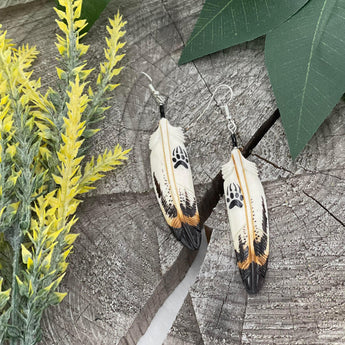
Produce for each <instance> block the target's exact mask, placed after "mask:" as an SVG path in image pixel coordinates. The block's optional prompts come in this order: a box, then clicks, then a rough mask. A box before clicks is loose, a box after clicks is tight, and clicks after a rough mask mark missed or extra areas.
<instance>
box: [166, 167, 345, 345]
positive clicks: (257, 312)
mask: <svg viewBox="0 0 345 345" xmlns="http://www.w3.org/2000/svg"><path fill="white" fill-rule="evenodd" d="M264 187H265V190H266V196H267V200H268V208H269V222H270V226H271V227H270V239H271V241H270V257H269V268H268V271H267V272H268V273H267V276H266V281H265V284H264V286H263V288H262V290H261V292H260V293H259V294H257V295H254V296H253V295H247V294H246V292H245V291H244V288H243V285H242V282H241V278H240V274H239V272H238V269H237V267H236V260H235V256H234V250H233V247H232V243H231V240H230V231H229V227H228V224H227V223H226V221H225V217H224V213H225V206H224V202H222V203H220V204H219V205H218V207H217V210H218V209H219V210H220V211H218V212H217V213H216V212H215V213H214V214H213V217H212V219H210V220H209V225H211V226H213V227H214V230H213V234H212V238H211V243H210V244H209V247H208V253H207V254H206V257H205V261H204V264H203V266H202V268H201V272H200V275H199V277H198V279H197V281H196V283H195V284H194V286H193V287H192V288H191V291H190V296H191V298H190V299H191V302H190V300H186V302H185V306H184V307H183V308H187V307H188V308H189V310H190V313H189V314H187V315H186V314H183V313H182V312H181V314H180V315H179V316H178V318H177V321H176V322H175V324H174V326H173V327H172V329H171V331H170V334H169V336H168V338H167V341H166V344H173V343H174V340H176V342H178V343H179V344H181V345H187V344H188V345H190V344H193V345H194V344H195V345H196V344H199V343H198V342H191V341H190V337H189V336H188V335H185V333H184V332H185V328H184V327H183V326H182V325H185V324H189V323H190V322H192V321H193V322H194V323H195V318H196V320H197V324H198V325H199V329H200V334H198V335H197V336H199V337H200V336H201V337H202V340H203V342H202V344H205V345H206V344H207V345H210V344H213V345H218V344H219V345H220V344H234V345H235V344H248V345H249V344H257V345H258V344H262V345H268V344H286V345H287V344H320V345H321V344H342V343H343V342H344V340H345V331H344V326H345V317H344V315H345V306H344V303H343V301H344V298H345V290H344V269H343V267H344V262H345V256H344V252H345V250H344V246H343V241H344V230H345V217H344V215H343V212H342V210H343V208H344V207H345V201H344V198H343V190H344V188H345V173H344V170H343V168H341V169H339V168H338V169H334V170H333V171H332V173H330V172H328V171H319V172H318V173H309V174H304V175H292V176H291V177H290V178H287V179H283V180H282V179H280V180H277V181H273V182H268V183H265V185H264ZM191 303H192V306H193V308H191V306H190V304H191ZM182 310H183V309H182ZM193 310H194V313H193ZM190 315H192V316H190ZM193 331H194V330H192V329H190V330H189V332H190V333H191V332H193ZM195 339H197V338H195Z"/></svg>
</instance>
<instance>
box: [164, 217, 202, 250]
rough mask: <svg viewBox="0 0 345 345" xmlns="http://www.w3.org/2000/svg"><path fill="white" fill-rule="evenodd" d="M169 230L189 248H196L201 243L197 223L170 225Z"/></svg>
mask: <svg viewBox="0 0 345 345" xmlns="http://www.w3.org/2000/svg"><path fill="white" fill-rule="evenodd" d="M170 229H171V232H172V233H173V235H174V236H175V237H176V239H177V240H179V241H180V242H181V243H182V244H183V245H184V246H185V247H187V248H188V249H190V250H198V249H199V247H200V244H201V230H200V227H199V225H198V226H192V225H189V224H185V223H182V227H181V228H178V229H176V228H172V227H170Z"/></svg>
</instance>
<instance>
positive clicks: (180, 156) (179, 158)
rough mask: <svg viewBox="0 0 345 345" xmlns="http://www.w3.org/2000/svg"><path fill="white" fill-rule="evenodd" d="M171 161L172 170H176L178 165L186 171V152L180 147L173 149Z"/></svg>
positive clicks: (187, 161)
mask: <svg viewBox="0 0 345 345" xmlns="http://www.w3.org/2000/svg"><path fill="white" fill-rule="evenodd" d="M172 161H173V163H174V169H176V168H178V167H179V166H180V165H182V166H184V167H185V168H186V169H188V163H189V160H188V157H187V152H186V150H184V149H183V148H182V147H181V146H177V147H175V148H174V150H173V153H172Z"/></svg>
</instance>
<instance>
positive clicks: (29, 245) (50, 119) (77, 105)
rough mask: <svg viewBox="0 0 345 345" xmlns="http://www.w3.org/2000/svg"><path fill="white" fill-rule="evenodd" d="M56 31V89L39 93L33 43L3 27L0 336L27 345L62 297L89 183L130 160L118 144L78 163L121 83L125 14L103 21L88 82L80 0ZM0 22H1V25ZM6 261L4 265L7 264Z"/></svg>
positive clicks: (64, 1) (72, 2) (69, 3)
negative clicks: (99, 52) (102, 43)
mask: <svg viewBox="0 0 345 345" xmlns="http://www.w3.org/2000/svg"><path fill="white" fill-rule="evenodd" d="M59 4H60V6H61V8H64V10H59V9H55V11H56V13H57V15H58V17H59V20H57V24H58V26H59V28H60V30H61V31H62V35H61V36H60V35H58V36H57V40H58V42H57V44H56V45H57V48H58V51H59V53H60V55H61V57H60V60H59V62H60V66H59V67H58V68H57V75H58V77H59V79H60V82H61V85H62V86H61V87H60V89H59V90H58V91H56V90H54V89H53V88H50V89H49V90H48V91H47V93H46V94H45V95H42V94H41V92H40V81H39V80H33V79H31V74H32V70H30V69H31V66H32V63H33V61H34V59H35V57H36V56H37V54H38V52H37V51H36V49H35V48H30V47H28V46H23V47H21V48H18V49H17V48H16V47H15V46H14V45H13V44H12V43H11V41H10V40H9V39H7V38H6V32H3V31H0V250H1V251H2V252H3V253H4V254H6V255H3V257H5V258H6V260H5V259H3V258H0V275H1V277H0V343H1V344H3V343H5V344H6V343H7V342H8V343H9V344H11V345H14V344H16V345H17V344H20V345H34V344H36V343H37V342H38V341H39V340H40V338H41V328H40V321H41V318H42V313H43V311H44V310H45V309H46V308H47V307H49V306H50V305H54V304H57V303H59V302H61V301H62V299H63V298H64V296H65V295H66V293H61V292H59V291H58V289H57V288H58V286H59V283H60V282H61V280H62V278H63V276H64V273H65V271H66V269H67V265H68V264H67V262H66V259H67V257H68V255H69V253H70V252H71V250H72V247H73V243H74V241H75V239H76V238H77V234H73V233H71V228H72V226H73V225H74V224H75V222H76V221H77V218H76V217H75V213H76V210H77V207H78V205H79V204H80V202H81V200H80V199H79V198H78V196H79V195H80V194H82V193H86V192H88V191H89V190H90V189H92V188H94V187H93V186H92V185H93V183H94V182H96V181H97V180H99V179H100V178H102V177H103V174H104V173H105V172H107V171H110V170H113V169H115V168H116V167H117V165H120V164H122V162H123V160H126V159H127V154H128V152H129V150H126V151H124V150H122V148H121V147H120V146H119V145H117V146H116V147H115V148H114V149H113V150H110V151H108V150H107V151H105V152H104V153H103V154H101V155H99V156H98V157H97V159H94V158H91V160H90V161H89V162H86V163H85V165H84V167H83V165H82V161H83V158H84V156H83V152H84V151H85V147H84V146H85V140H87V139H88V138H89V137H91V136H92V135H93V134H95V133H96V132H97V131H98V129H97V128H93V127H92V125H93V124H94V123H96V122H97V121H100V120H101V119H102V116H103V113H104V111H105V110H106V109H107V108H105V107H104V106H103V105H104V103H105V101H107V100H108V99H109V93H110V92H111V91H113V90H114V89H115V88H116V87H117V86H118V84H116V83H113V79H114V77H115V76H117V75H118V74H119V73H120V72H121V69H122V67H118V64H119V62H120V61H121V60H122V58H123V56H124V55H123V54H119V51H120V50H121V49H122V48H123V46H124V45H125V42H121V39H122V37H123V36H124V34H125V31H124V30H123V27H124V25H125V22H124V21H123V20H122V17H121V16H120V15H119V14H117V15H116V16H115V17H114V19H112V20H110V25H109V26H108V27H107V30H108V33H109V37H108V38H106V45H107V48H106V49H105V51H104V53H105V61H104V62H102V63H101V64H100V72H99V74H98V78H97V83H96V86H95V88H94V90H93V89H92V87H91V86H89V85H88V88H87V90H86V85H87V84H88V83H87V81H86V80H87V77H88V76H89V75H90V73H91V72H92V70H90V69H86V61H85V60H84V59H83V56H84V55H85V53H86V52H87V50H88V46H87V45H85V44H82V43H80V39H81V37H82V35H81V34H80V33H81V30H82V29H83V28H84V27H85V26H86V21H85V20H82V19H79V17H80V13H81V6H82V0H59ZM0 28H1V27H0ZM9 266H10V267H9Z"/></svg>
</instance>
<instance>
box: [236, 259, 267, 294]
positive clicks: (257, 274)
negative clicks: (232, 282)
mask: <svg viewBox="0 0 345 345" xmlns="http://www.w3.org/2000/svg"><path fill="white" fill-rule="evenodd" d="M267 264H268V260H266V262H265V264H264V265H263V266H261V265H258V264H257V263H255V262H252V263H251V264H250V265H249V267H248V268H247V269H246V270H243V269H240V273H241V278H242V281H243V285H244V286H245V288H246V290H247V292H248V293H249V294H256V293H258V292H259V291H260V289H261V287H262V285H263V283H264V280H265V275H266V270H267Z"/></svg>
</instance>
